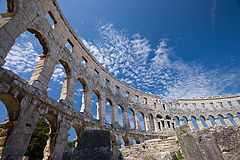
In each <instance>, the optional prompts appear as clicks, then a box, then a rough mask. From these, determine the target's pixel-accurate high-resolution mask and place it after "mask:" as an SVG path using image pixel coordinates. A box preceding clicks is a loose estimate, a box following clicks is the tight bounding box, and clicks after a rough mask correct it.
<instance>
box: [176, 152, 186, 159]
mask: <svg viewBox="0 0 240 160" xmlns="http://www.w3.org/2000/svg"><path fill="white" fill-rule="evenodd" d="M176 156H177V158H178V160H184V157H183V154H182V152H181V151H180V150H178V151H176Z"/></svg>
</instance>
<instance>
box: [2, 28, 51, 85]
mask: <svg viewBox="0 0 240 160" xmlns="http://www.w3.org/2000/svg"><path fill="white" fill-rule="evenodd" d="M47 53H48V45H47V42H46V39H45V38H44V37H43V36H42V34H41V33H40V32H38V31H37V30H35V29H32V28H29V29H27V30H25V32H23V33H22V34H21V35H20V36H19V37H17V38H16V40H15V43H14V44H13V45H12V46H11V48H10V50H9V52H8V53H7V55H6V58H5V61H6V63H5V64H4V65H3V68H5V69H9V70H12V71H13V72H14V73H16V74H17V75H19V76H20V77H22V78H23V79H25V80H27V81H30V80H31V79H32V78H33V77H37V75H38V74H39V73H38V72H39V71H38V70H37V68H38V66H39V65H40V64H41V63H42V61H43V60H45V58H44V57H45V55H47Z"/></svg>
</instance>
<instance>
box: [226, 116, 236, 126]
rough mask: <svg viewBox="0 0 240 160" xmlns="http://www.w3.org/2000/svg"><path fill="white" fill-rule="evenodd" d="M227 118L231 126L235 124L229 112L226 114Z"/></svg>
mask: <svg viewBox="0 0 240 160" xmlns="http://www.w3.org/2000/svg"><path fill="white" fill-rule="evenodd" d="M227 118H228V119H229V121H230V122H231V123H232V125H233V126H237V123H236V122H235V120H234V119H233V116H232V115H231V114H230V113H228V114H227Z"/></svg>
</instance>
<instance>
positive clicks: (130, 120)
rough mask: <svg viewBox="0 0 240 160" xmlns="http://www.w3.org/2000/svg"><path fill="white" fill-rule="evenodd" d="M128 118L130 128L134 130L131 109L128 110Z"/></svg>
mask: <svg viewBox="0 0 240 160" xmlns="http://www.w3.org/2000/svg"><path fill="white" fill-rule="evenodd" d="M128 117H129V123H130V128H131V129H134V128H135V123H134V122H135V121H134V112H133V111H132V110H131V109H128Z"/></svg>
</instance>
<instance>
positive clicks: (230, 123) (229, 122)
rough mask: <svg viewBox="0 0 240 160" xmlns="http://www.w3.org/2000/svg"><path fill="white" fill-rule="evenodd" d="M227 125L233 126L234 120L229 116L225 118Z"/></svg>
mask: <svg viewBox="0 0 240 160" xmlns="http://www.w3.org/2000/svg"><path fill="white" fill-rule="evenodd" d="M223 119H224V121H225V123H226V125H227V126H233V124H232V122H231V121H230V120H229V118H228V117H224V118H223Z"/></svg>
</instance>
